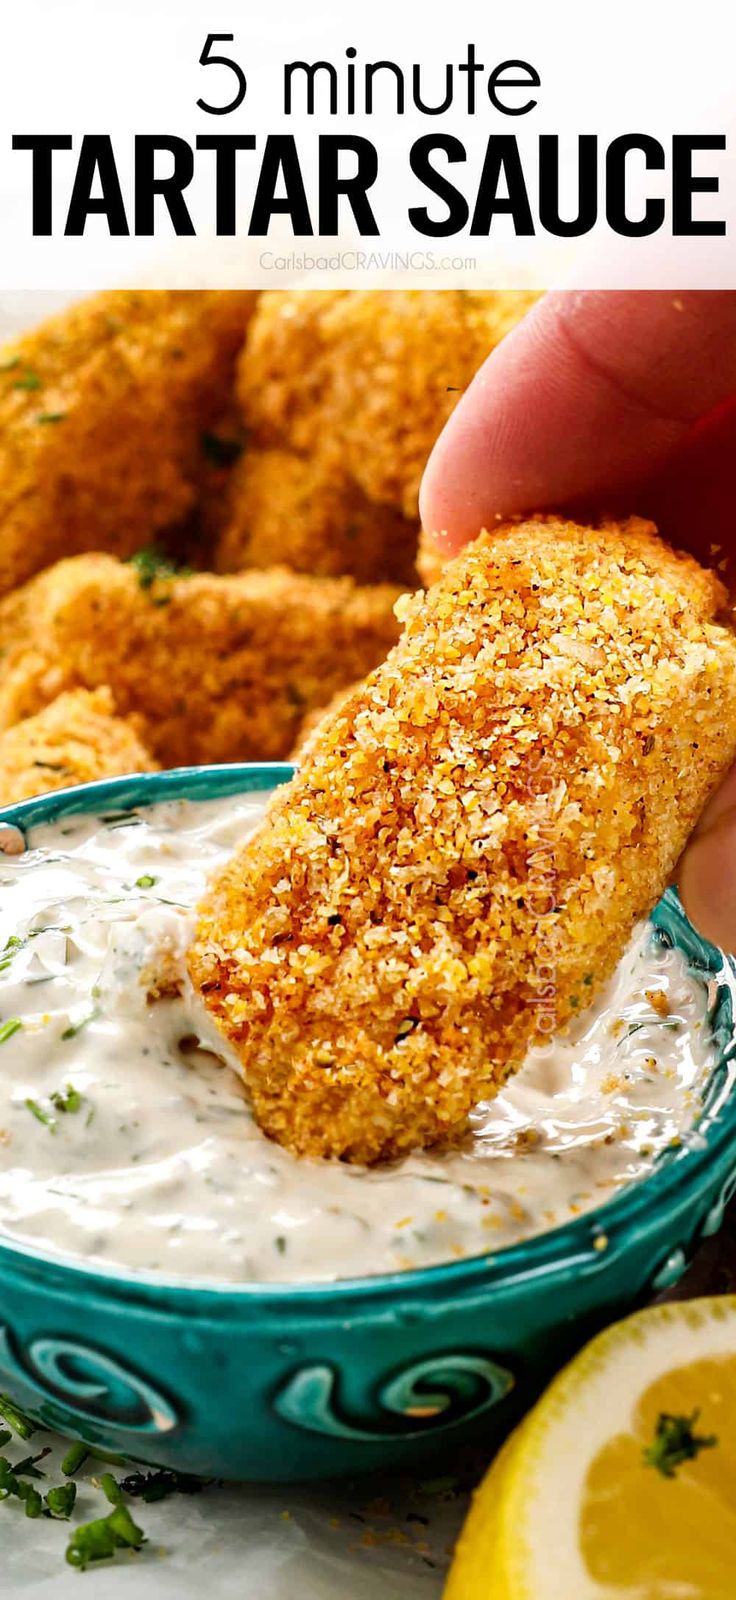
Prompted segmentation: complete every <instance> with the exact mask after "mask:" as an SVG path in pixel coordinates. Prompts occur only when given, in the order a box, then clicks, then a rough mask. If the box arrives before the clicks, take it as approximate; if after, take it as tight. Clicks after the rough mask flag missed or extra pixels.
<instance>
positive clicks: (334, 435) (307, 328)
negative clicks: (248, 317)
mask: <svg viewBox="0 0 736 1600" xmlns="http://www.w3.org/2000/svg"><path fill="white" fill-rule="evenodd" d="M537 298H538V295H537V294H536V292H534V291H527V290H508V291H507V290H496V289H493V290H491V289H489V290H474V289H473V290H470V289H444V290H427V289H395V290H382V289H365V290H363V289H360V290H344V289H339V290H322V289H299V290H292V291H287V292H284V291H279V290H271V291H267V292H266V293H264V294H262V295H261V298H260V300H259V303H258V306H257V309H256V312H255V315H254V317H253V320H252V322H251V324H250V327H249V331H248V337H247V340H246V344H245V346H244V349H243V353H242V355H241V357H240V361H239V367H238V393H239V395H240V400H241V404H242V407H243V414H244V418H245V421H246V423H247V425H248V427H249V428H250V429H251V430H252V436H253V439H254V441H255V442H256V443H258V444H260V445H267V446H288V447H289V448H291V449H293V450H297V451H300V452H301V453H302V454H305V455H308V456H309V457H310V459H312V460H314V459H317V458H318V457H319V455H320V453H321V451H322V450H323V449H324V447H325V443H327V445H328V447H329V448H330V450H334V449H335V448H336V447H337V448H338V449H339V451H340V452H341V459H342V463H343V470H344V471H345V472H347V473H348V474H349V476H350V477H351V478H353V479H354V480H355V482H356V483H357V484H358V485H359V486H360V488H361V489H362V490H363V492H364V493H365V494H366V495H367V496H368V498H369V499H370V500H374V501H376V502H378V503H383V504H385V505H389V506H393V507H394V508H395V509H396V510H398V511H401V512H403V515H404V516H405V517H406V518H408V519H409V520H415V519H416V517H417V500H418V494H419V483H420V480H421V476H422V472H423V470H424V465H425V462H426V460H427V457H428V455H429V452H430V450H431V448H432V445H433V444H434V441H435V439H436V438H437V435H438V433H439V432H440V431H441V429H442V427H443V425H444V423H445V422H446V421H447V418H448V416H449V415H450V412H451V411H452V409H453V407H454V406H455V405H456V403H457V401H458V400H459V398H460V394H461V393H462V391H463V389H465V388H467V385H468V384H469V382H470V380H471V378H472V377H473V375H474V373H475V372H476V371H477V368H478V367H479V366H480V364H481V362H482V361H483V360H484V359H485V357H486V356H487V355H489V354H490V352H491V350H492V349H493V348H494V347H495V346H496V345H497V344H499V343H500V341H501V339H502V338H503V336H504V334H506V333H508V331H509V329H510V328H512V327H513V326H514V325H515V323H517V322H519V321H520V319H521V318H522V316H523V315H524V314H525V312H526V311H527V310H528V309H529V307H530V306H531V305H532V304H533V303H534V301H535V300H536V299H537Z"/></svg>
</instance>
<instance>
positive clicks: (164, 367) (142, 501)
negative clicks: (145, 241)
mask: <svg viewBox="0 0 736 1600" xmlns="http://www.w3.org/2000/svg"><path fill="white" fill-rule="evenodd" d="M255 299H256V296H255V294H253V293H250V292H248V293H245V292H243V293H231V292H220V291H209V290H207V291H192V292H188V291H173V290H172V291H168V290H167V291H163V290H161V291H159V290H155V291H145V292H132V291H129V290H126V291H115V292H112V293H108V294H101V295H96V296H94V297H93V298H92V299H88V300H83V301H81V302H80V303H79V304H78V305H74V306H72V307H71V309H70V310H68V311H66V312H64V313H63V314H62V315H61V316H57V317H53V318H51V319H50V320H49V321H47V322H44V323H43V324H42V325H41V326H40V327H39V328H36V329H35V330H34V331H32V332H31V333H28V334H25V335H23V336H22V337H21V338H20V339H18V340H16V341H15V342H14V343H13V344H12V345H9V346H7V347H6V348H5V349H4V350H3V351H2V352H1V353H0V526H1V527H2V541H1V542H0V594H4V593H6V592H7V591H8V590H10V589H13V588H14V587H16V585H18V584H20V583H23V582H24V581H25V579H26V578H28V577H30V576H31V575H32V574H33V573H35V572H38V571H39V570H40V569H41V568H42V567H45V566H48V565H50V563H51V562H53V561H56V560H58V559H59V557H61V556H67V555H73V554H75V553H76V552H77V551H81V550H90V549H92V550H110V551H112V552H114V553H115V554H117V555H128V554H130V553H132V551H134V550H135V549H137V548H138V547H139V546H140V545H142V544H146V543H148V542H150V541H152V540H153V539H154V538H155V537H156V535H157V534H158V533H159V532H160V531H161V530H163V529H166V528H169V527H171V526H172V525H174V524H176V523H179V522H181V521H182V519H183V518H184V517H185V516H186V515H187V513H188V512H189V511H190V510H191V507H192V504H193V501H194V497H195V487H194V482H193V477H194V465H193V464H194V462H195V460H196V450H197V446H198V441H199V436H200V432H201V430H202V429H203V428H204V427H205V426H206V423H207V419H208V417H209V416H210V414H211V413H212V412H213V411H214V410H215V409H216V408H219V406H220V405H221V403H222V391H223V389H224V388H225V387H226V386H227V385H228V384H229V383H230V382H231V379H232V372H233V366H234V361H235V355H236V352H237V350H238V348H239V346H240V344H241V343H242V341H243V338H244V335H245V326H246V323H247V320H248V317H249V315H250V313H251V311H252V309H253V306H254V303H255Z"/></svg>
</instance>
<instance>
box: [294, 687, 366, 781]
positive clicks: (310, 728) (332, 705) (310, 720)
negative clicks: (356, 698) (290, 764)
mask: <svg viewBox="0 0 736 1600" xmlns="http://www.w3.org/2000/svg"><path fill="white" fill-rule="evenodd" d="M362 688H363V685H362V683H350V684H348V686H347V688H346V689H338V691H337V694H333V696H332V699H331V700H329V701H328V703H327V705H326V706H318V707H317V710H316V711H310V713H309V716H307V717H305V718H304V721H303V723H302V725H301V728H300V729H299V737H298V738H297V740H296V743H295V745H294V748H293V750H292V751H291V753H290V756H289V759H290V761H299V762H301V761H303V759H304V752H305V750H306V748H307V744H308V743H309V741H310V740H311V738H312V735H313V734H314V733H315V731H316V729H317V728H319V726H320V724H321V723H323V722H324V720H325V717H329V716H331V714H332V712H333V711H337V710H339V709H340V708H341V707H342V706H344V705H345V702H346V701H347V700H349V698H350V696H351V694H354V693H355V692H356V690H359V689H362Z"/></svg>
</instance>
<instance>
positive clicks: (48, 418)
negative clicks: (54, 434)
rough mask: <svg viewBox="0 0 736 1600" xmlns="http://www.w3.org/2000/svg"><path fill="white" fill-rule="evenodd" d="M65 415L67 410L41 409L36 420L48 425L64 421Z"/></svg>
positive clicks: (44, 425)
mask: <svg viewBox="0 0 736 1600" xmlns="http://www.w3.org/2000/svg"><path fill="white" fill-rule="evenodd" d="M65 417H66V412H65V411H40V412H39V414H38V416H37V417H36V421H37V422H38V423H40V424H41V427H48V426H50V425H51V424H53V423H55V422H63V421H64V418H65Z"/></svg>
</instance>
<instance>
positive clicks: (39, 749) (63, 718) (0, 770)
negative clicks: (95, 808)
mask: <svg viewBox="0 0 736 1600" xmlns="http://www.w3.org/2000/svg"><path fill="white" fill-rule="evenodd" d="M157 765H158V763H157V762H155V761H154V759H153V757H152V756H151V755H149V753H148V751H147V750H146V748H145V745H144V744H142V742H141V740H140V739H139V737H138V733H137V731H136V728H135V726H134V724H133V722H132V721H126V720H125V719H124V718H123V717H117V716H115V707H114V704H113V698H112V694H111V693H110V690H109V689H107V688H105V689H95V690H93V691H92V692H91V693H90V692H89V691H88V690H87V689H74V690H72V691H71V692H70V693H69V694H61V695H59V697H58V699H57V700H52V701H51V704H50V705H48V706H46V708H45V710H44V711H39V712H38V714H37V716H35V717H27V718H26V719H25V721H24V722H19V723H18V724H17V726H16V727H14V728H9V729H7V731H6V732H5V733H2V734H0V805H2V806H10V805H14V804H15V802H16V801H17V800H30V799H31V797H32V796H33V795H36V794H49V793H50V792H51V790H52V789H67V788H68V787H69V785H70V784H73V783H92V782H93V781H94V780H95V779H96V778H117V777H121V776H122V775H123V774H124V773H126V772H155V771H156V768H157Z"/></svg>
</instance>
